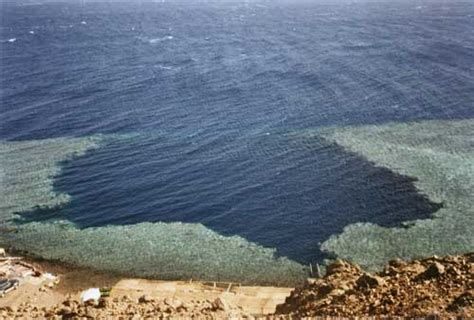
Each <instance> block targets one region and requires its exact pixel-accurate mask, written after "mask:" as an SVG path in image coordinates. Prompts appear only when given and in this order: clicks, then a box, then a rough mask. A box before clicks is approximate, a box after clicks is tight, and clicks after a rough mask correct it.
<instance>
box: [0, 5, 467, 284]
mask: <svg viewBox="0 0 474 320" xmlns="http://www.w3.org/2000/svg"><path fill="white" fill-rule="evenodd" d="M0 5H1V6H0V19H1V21H0V24H1V26H0V143H1V144H2V145H3V147H2V149H0V165H1V166H2V170H3V171H0V173H1V174H0V178H1V180H0V183H1V184H2V186H1V188H2V189H1V191H2V194H3V196H0V200H1V201H0V202H1V203H0V206H2V208H1V210H0V211H1V214H0V216H1V217H2V221H0V222H1V223H3V224H4V228H3V229H2V231H1V233H2V235H1V236H0V238H3V240H2V242H3V243H4V244H5V245H9V246H13V247H18V248H20V249H22V250H25V251H28V252H31V253H32V254H36V255H39V256H42V257H45V258H47V259H52V260H60V261H65V262H72V263H75V264H78V265H85V266H89V267H92V268H98V269H104V270H114V271H117V272H121V273H124V274H130V275H134V276H144V277H156V278H169V279H183V278H201V279H220V280H228V281H239V282H249V283H250V282H251V283H286V282H291V283H295V282H297V281H300V280H301V279H303V278H304V277H306V276H307V275H308V272H310V269H309V265H310V264H311V265H312V266H314V265H316V264H320V265H324V263H325V262H327V261H328V260H330V259H334V258H337V257H341V256H342V257H345V256H344V255H341V254H338V253H337V250H328V249H324V245H323V244H324V243H326V242H327V241H328V239H335V237H338V236H339V235H341V234H344V232H345V230H348V229H347V228H350V227H351V226H353V225H360V224H365V225H372V226H376V227H377V228H381V229H382V230H392V229H393V230H403V229H406V228H409V226H408V225H407V221H408V222H410V221H411V222H413V221H430V220H432V219H435V218H434V217H435V216H436V214H437V212H439V210H441V209H442V208H443V207H446V201H447V202H449V199H448V200H446V199H445V198H443V197H442V196H440V198H437V197H434V196H432V195H431V194H430V193H429V192H425V190H421V191H420V187H419V185H417V183H418V180H422V178H421V177H420V176H415V175H410V174H409V172H407V171H403V170H402V171H400V170H401V169H400V168H404V165H402V164H399V163H398V162H397V165H394V166H393V167H390V165H388V164H387V163H381V162H380V163H378V162H377V159H375V160H374V158H371V157H370V156H368V155H367V154H365V153H364V152H362V151H361V152H359V150H354V149H351V148H350V146H349V147H348V146H346V145H344V144H343V143H339V141H338V140H337V139H333V140H331V139H330V138H328V136H327V135H326V136H325V135H324V134H319V133H318V132H322V131H324V132H327V131H331V132H337V131H338V130H339V129H341V130H342V129H344V130H346V131H344V132H348V131H347V130H349V132H350V128H359V129H360V128H367V130H369V131H370V130H372V131H370V132H376V131H373V130H375V129H374V128H385V127H387V128H388V129H387V130H389V131H390V130H392V131H390V132H391V133H392V132H393V136H395V137H397V134H399V133H400V132H402V131H403V133H404V136H403V137H404V138H405V137H408V136H409V137H413V139H412V140H410V141H415V142H417V141H419V138H417V137H418V136H417V133H418V132H423V133H424V134H425V135H424V137H425V138H426V137H427V135H428V136H429V140H430V143H432V144H430V150H431V151H430V152H431V153H432V154H434V151H433V150H435V149H436V148H437V146H438V145H449V146H453V145H454V144H452V143H451V142H450V143H446V141H445V140H442V139H444V138H451V137H452V136H453V134H452V132H453V130H451V129H450V130H451V131H449V132H448V133H446V132H445V131H442V130H441V129H439V130H438V129H437V128H438V127H436V126H435V125H433V126H429V130H428V129H426V130H424V129H423V130H424V131H423V130H418V129H416V128H417V127H416V125H417V124H423V123H429V124H433V123H434V124H437V125H442V128H446V126H448V125H449V124H452V123H460V122H461V123H462V124H463V125H462V130H459V129H456V130H457V131H456V132H455V134H454V135H455V136H459V134H463V141H464V144H462V145H461V147H462V150H461V149H459V150H458V149H456V150H454V149H453V150H454V151H452V150H451V151H450V150H448V151H443V152H450V153H452V154H456V155H459V154H460V153H462V154H463V156H462V158H463V159H464V160H466V161H465V162H463V164H461V165H460V167H463V168H464V169H465V172H464V174H463V177H464V178H466V177H467V178H469V179H471V178H473V170H471V169H472V163H470V160H471V159H472V158H471V156H472V151H473V150H474V141H473V140H474V132H473V130H474V127H473V122H472V119H473V118H474V32H473V31H474V2H472V1H441V0H440V1H427V0H426V1H425V0H420V1H381V2H373V1H335V2H320V1H286V2H283V1H235V2H229V1H225V2H224V1H187V2H183V1H181V2H180V1H161V2H141V1H129V2H89V1H87V2H85V1H82V2H81V1H75V2H73V1H70V2H44V1H40V2H33V1H29V2H21V1H15V2H1V4H0ZM411 124H413V125H414V126H415V127H411V126H410V125H411ZM397 125H402V126H403V127H397ZM348 128H349V129H348ZM394 128H395V129H394ZM403 128H404V129H403ZM423 128H425V127H423ZM450 128H452V127H450ZM456 128H459V127H456ZM354 130H355V129H354ZM425 131H426V132H428V133H426V132H425ZM375 136H377V133H374V135H367V138H362V139H361V141H362V140H364V141H372V140H370V139H372V138H374V141H379V140H376V139H377V137H375ZM348 137H349V138H351V137H358V136H357V135H355V133H349V135H348ZM364 137H365V136H364ZM391 137H392V136H391ZM354 139H355V138H354ZM390 139H391V140H390V143H393V144H394V145H397V144H398V143H402V141H401V140H402V139H401V138H400V139H398V140H396V139H392V138H390ZM410 139H411V138H410ZM417 139H418V140H417ZM426 139H428V138H426ZM439 139H441V140H439ZM466 139H467V140H466ZM384 141H387V140H384ZM466 141H467V143H466ZM403 143H405V145H406V140H403ZM410 143H412V142H410ZM371 145H372V146H375V145H376V143H375V142H374V143H371ZM386 145H388V142H386V143H385V142H384V144H383V145H382V146H386ZM425 147H426V146H425ZM425 147H423V148H425ZM417 148H418V147H417ZM417 148H412V149H413V150H415V151H413V150H412V151H413V152H416V150H421V149H422V147H419V149H417ZM426 148H427V147H426ZM426 148H425V149H426ZM395 149H396V148H395V147H394V149H390V148H387V150H385V149H384V147H380V149H378V150H379V151H377V150H376V151H377V152H379V155H381V156H385V155H386V158H387V159H388V158H390V157H392V155H391V153H390V152H391V150H395ZM425 149H423V150H425ZM403 150H405V151H406V148H405V149H403ZM412 151H409V152H408V151H407V154H408V155H407V157H409V156H410V155H411V154H413V152H412ZM432 151H433V152H432ZM443 154H444V153H443ZM433 157H435V156H433ZM390 159H392V158H390ZM387 161H389V160H387ZM420 161H421V160H420ZM457 169H459V167H457ZM453 170H454V169H453ZM450 177H451V176H449V175H446V176H445V179H446V180H449V179H450ZM469 181H471V180H469ZM460 188H464V187H462V186H461V187H460ZM469 190H470V189H469ZM471 195H472V194H471ZM18 199H22V200H21V201H25V203H27V204H25V205H24V206H22V207H21V208H20V207H15V206H17V204H18V203H19V201H20V200H18ZM45 199H48V201H49V200H51V199H56V200H58V199H59V200H58V201H53V202H54V203H49V202H47V201H46V200H45ZM43 200H44V201H43ZM42 201H43V202H42ZM45 201H46V202H45ZM471 204H472V202H470V203H469V205H467V209H464V212H467V211H469V210H470V209H469V208H471V209H472V206H471ZM466 210H467V211H466ZM11 228H14V229H15V230H16V231H15V232H11V230H10V229H11ZM22 228H23V229H22ZM22 230H23V231H22ZM471 231H472V229H470V230H467V231H466V230H464V231H462V232H464V234H461V235H462V236H463V237H464V239H466V241H467V242H466V246H465V247H463V248H462V250H461V251H465V250H468V249H474V245H473V242H472V241H473V240H472V239H473V238H474V234H472V233H471ZM466 232H467V233H466ZM458 234H459V232H458ZM367 239H368V238H367ZM367 239H366V240H367ZM358 241H362V242H363V241H364V240H358ZM367 241H368V243H366V244H365V245H366V246H369V247H370V239H369V240H367ZM358 243H359V242H358ZM359 244H360V243H359ZM431 247H436V246H434V245H431ZM398 249H399V250H400V251H396V250H395V251H394V250H392V251H391V253H390V254H389V255H387V256H384V257H383V259H381V261H382V262H383V261H385V260H388V258H393V256H400V255H401V256H403V254H402V253H403V252H406V249H404V248H398ZM398 249H397V250H398ZM448 249H449V248H448ZM433 250H435V249H433ZM448 251H449V250H448ZM441 253H443V252H441ZM410 257H411V256H410ZM349 258H350V256H349ZM356 260H357V259H356ZM358 262H362V264H363V260H362V261H358ZM368 265H370V264H368ZM282 279H287V280H288V281H286V280H282Z"/></svg>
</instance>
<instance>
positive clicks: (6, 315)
mask: <svg viewBox="0 0 474 320" xmlns="http://www.w3.org/2000/svg"><path fill="white" fill-rule="evenodd" d="M13 318H24V319H32V318H40V319H44V318H46V319H161V318H180V319H190V318H199V319H228V318H234V319H236V318H238V319H245V318H252V317H251V316H250V315H248V314H246V313H244V312H243V311H242V310H241V309H239V308H237V307H234V306H231V305H229V304H227V303H226V302H225V301H224V300H222V299H219V298H218V299H216V300H214V301H208V300H205V301H194V302H192V303H183V302H181V301H179V300H176V299H163V300H160V299H156V300H155V299H152V298H149V297H147V296H143V297H141V298H140V299H138V301H136V300H133V299H131V298H129V297H127V296H124V297H122V298H113V299H112V298H101V299H100V300H99V301H97V302H94V301H93V300H90V301H88V302H86V303H81V302H79V301H77V300H74V299H66V300H65V301H64V302H63V303H62V304H59V305H56V306H54V307H52V308H41V309H39V308H37V307H35V306H32V305H28V304H26V303H25V304H23V305H20V306H19V307H18V308H10V307H6V308H1V310H0V319H13Z"/></svg>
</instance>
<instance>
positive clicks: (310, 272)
mask: <svg viewBox="0 0 474 320" xmlns="http://www.w3.org/2000/svg"><path fill="white" fill-rule="evenodd" d="M309 275H310V276H311V278H312V277H313V265H312V264H311V263H310V264H309Z"/></svg>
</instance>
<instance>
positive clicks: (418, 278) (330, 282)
mask: <svg viewBox="0 0 474 320" xmlns="http://www.w3.org/2000/svg"><path fill="white" fill-rule="evenodd" d="M133 281H135V280H133ZM133 281H132V282H133ZM136 281H138V280H136ZM143 281H145V280H143ZM137 283H138V287H139V290H138V292H142V291H143V292H144V293H146V290H145V287H148V288H150V287H151V288H152V290H154V291H153V292H156V290H157V289H156V288H157V287H156V286H155V284H154V283H153V282H148V283H146V285H142V284H141V282H137ZM166 285H168V283H167V284H166ZM118 287H120V285H118V284H117V285H116V288H118ZM195 288H196V287H195V286H194V287H192V286H191V284H189V288H185V289H186V290H185V291H186V292H188V293H189V295H190V299H178V298H176V294H174V296H173V298H170V297H165V296H164V295H162V296H160V295H159V294H158V295H154V296H152V295H148V294H141V295H140V296H137V295H136V294H135V295H133V294H126V292H127V291H123V290H118V289H116V292H120V294H119V295H117V294H115V295H113V294H112V295H104V296H102V297H101V298H100V299H97V300H89V301H86V302H84V301H81V298H80V296H79V294H78V293H77V292H76V293H75V294H72V293H69V294H64V295H63V299H60V300H58V303H55V304H54V305H49V306H41V305H37V304H35V303H33V302H32V301H31V300H29V301H26V300H25V301H23V302H21V303H19V304H17V305H15V306H2V307H0V319H10V318H15V317H19V318H28V319H30V318H43V319H44V318H47V319H85V318H88V319H156V318H181V319H182V318H203V319H223V318H233V319H252V318H266V319H288V318H296V319H299V318H306V317H310V318H318V317H325V318H327V317H337V318H339V319H340V318H355V317H377V318H393V317H409V318H413V317H416V318H424V317H433V316H435V317H438V318H440V319H444V318H450V319H451V318H460V319H472V318H473V317H474V253H469V254H464V255H459V256H447V257H443V258H441V257H431V258H428V259H423V260H414V261H411V262H404V261H401V260H394V261H391V262H390V263H389V264H388V265H387V266H386V267H385V268H384V270H382V271H381V272H378V273H376V274H369V273H366V272H364V271H363V270H361V268H359V267H358V266H356V265H354V264H351V263H349V262H347V261H342V260H336V261H335V262H333V263H332V264H330V265H329V266H328V267H327V273H326V275H325V276H324V277H322V278H315V279H308V281H307V283H306V284H305V285H304V286H302V287H300V288H296V289H295V290H293V291H292V292H291V294H290V295H289V296H288V297H287V298H286V300H285V301H284V303H282V304H280V305H278V306H277V307H276V312H275V313H267V314H265V313H261V314H256V313H252V312H249V309H248V307H249V305H250V303H252V299H250V300H249V301H247V302H244V301H242V299H240V298H239V299H236V298H235V297H239V296H238V293H237V291H236V292H232V291H229V290H225V292H224V294H221V295H219V296H218V297H217V298H216V296H215V292H214V293H212V292H211V291H212V290H211V289H208V288H207V289H206V288H204V287H203V288H204V289H203V290H201V291H199V292H196V293H193V292H194V291H193V290H194V289H195ZM252 288H253V290H259V289H261V288H259V287H252ZM262 288H265V287H262ZM50 290H51V291H54V290H55V288H52V289H50ZM113 290H114V289H113V288H112V292H113ZM173 290H174V289H173ZM265 290H268V288H265ZM130 292H131V291H130ZM255 292H257V291H255ZM259 292H260V293H261V291H259ZM288 292H289V291H288ZM135 293H137V290H135ZM260 293H259V294H260ZM247 294H248V293H247ZM255 296H257V295H255ZM226 297H228V298H226ZM232 297H234V298H232ZM235 301H239V304H240V305H237V304H235V303H233V302H235ZM281 301H283V299H282V300H281ZM246 307H247V308H246Z"/></svg>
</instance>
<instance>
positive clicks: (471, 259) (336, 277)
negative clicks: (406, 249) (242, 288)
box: [277, 253, 474, 319]
mask: <svg viewBox="0 0 474 320" xmlns="http://www.w3.org/2000/svg"><path fill="white" fill-rule="evenodd" d="M277 314H279V315H291V316H293V317H296V318H300V317H314V316H334V317H355V316H400V317H427V316H441V317H449V318H452V317H461V318H466V319H472V318H473V317H474V253H469V254H465V255H460V256H448V257H444V258H440V257H431V258H428V259H424V260H414V261H412V262H404V261H401V260H394V261H390V263H389V264H388V265H387V266H386V267H385V268H384V270H383V271H381V272H379V273H377V274H368V273H365V272H363V271H362V270H361V269H360V268H359V267H358V266H356V265H353V264H351V263H349V262H347V261H342V260H337V261H335V262H334V263H332V264H331V265H329V266H328V268H327V273H326V275H325V276H324V277H323V278H321V279H309V281H308V283H307V284H306V285H305V286H304V287H303V288H298V289H296V290H294V291H293V292H292V293H291V296H290V297H288V298H287V299H286V301H285V303H284V304H282V305H279V306H278V307H277Z"/></svg>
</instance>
